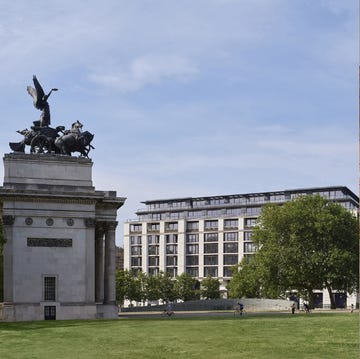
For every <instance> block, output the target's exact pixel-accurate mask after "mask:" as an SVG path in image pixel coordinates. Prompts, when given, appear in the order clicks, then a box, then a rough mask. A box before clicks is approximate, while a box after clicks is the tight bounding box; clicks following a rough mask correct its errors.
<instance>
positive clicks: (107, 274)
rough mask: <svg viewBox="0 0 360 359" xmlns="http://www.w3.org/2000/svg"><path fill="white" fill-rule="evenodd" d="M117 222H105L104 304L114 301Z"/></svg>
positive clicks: (113, 302)
mask: <svg viewBox="0 0 360 359" xmlns="http://www.w3.org/2000/svg"><path fill="white" fill-rule="evenodd" d="M116 226H117V222H116V221H113V222H106V231H105V263H104V304H115V303H116V286H115V267H116V265H115V256H116V254H115V249H116V248H115V229H116Z"/></svg>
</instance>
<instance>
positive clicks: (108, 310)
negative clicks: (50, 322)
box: [0, 153, 125, 321]
mask: <svg viewBox="0 0 360 359" xmlns="http://www.w3.org/2000/svg"><path fill="white" fill-rule="evenodd" d="M92 165H93V163H92V161H91V160H90V159H85V158H75V157H70V156H61V155H54V154H23V153H12V154H6V155H5V156H4V184H3V187H0V201H1V206H2V218H3V222H4V228H5V233H6V238H7V242H6V244H5V248H4V305H3V320H6V321H23V320H42V319H89V318H114V317H116V316H117V307H116V303H115V228H116V225H117V222H116V215H117V209H118V208H120V207H121V206H122V205H123V203H124V201H125V198H121V197H117V196H116V192H114V191H97V190H95V188H94V187H93V183H92Z"/></svg>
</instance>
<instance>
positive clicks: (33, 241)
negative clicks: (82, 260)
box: [27, 238, 72, 247]
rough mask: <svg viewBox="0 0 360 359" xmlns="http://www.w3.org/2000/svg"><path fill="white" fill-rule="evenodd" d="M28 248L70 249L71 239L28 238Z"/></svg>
mask: <svg viewBox="0 0 360 359" xmlns="http://www.w3.org/2000/svg"><path fill="white" fill-rule="evenodd" d="M27 246H28V247H72V239H71V238H28V239H27Z"/></svg>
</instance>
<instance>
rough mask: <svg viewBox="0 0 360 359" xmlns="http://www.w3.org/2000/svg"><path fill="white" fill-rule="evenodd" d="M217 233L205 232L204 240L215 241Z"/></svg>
mask: <svg viewBox="0 0 360 359" xmlns="http://www.w3.org/2000/svg"><path fill="white" fill-rule="evenodd" d="M217 241H218V234H217V233H205V234H204V242H217Z"/></svg>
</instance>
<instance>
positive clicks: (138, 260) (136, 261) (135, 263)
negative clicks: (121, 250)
mask: <svg viewBox="0 0 360 359" xmlns="http://www.w3.org/2000/svg"><path fill="white" fill-rule="evenodd" d="M131 266H132V267H141V257H131Z"/></svg>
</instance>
